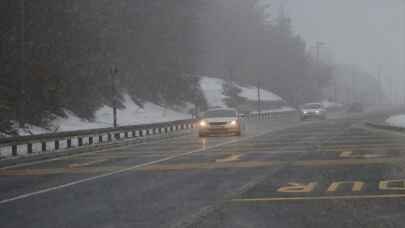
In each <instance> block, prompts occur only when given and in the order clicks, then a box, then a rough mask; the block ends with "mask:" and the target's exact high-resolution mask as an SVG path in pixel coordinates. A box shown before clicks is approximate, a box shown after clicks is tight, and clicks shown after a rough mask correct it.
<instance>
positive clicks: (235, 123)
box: [229, 120, 238, 127]
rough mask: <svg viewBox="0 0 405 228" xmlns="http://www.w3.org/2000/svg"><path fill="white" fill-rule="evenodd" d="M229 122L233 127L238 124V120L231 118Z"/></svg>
mask: <svg viewBox="0 0 405 228" xmlns="http://www.w3.org/2000/svg"><path fill="white" fill-rule="evenodd" d="M229 124H230V125H231V126H232V127H235V126H237V125H238V121H236V120H232V121H231V122H230V123H229Z"/></svg>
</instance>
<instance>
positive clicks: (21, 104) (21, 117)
mask: <svg viewBox="0 0 405 228" xmlns="http://www.w3.org/2000/svg"><path fill="white" fill-rule="evenodd" d="M20 3H21V6H20V7H21V25H20V27H21V41H20V50H21V60H20V61H21V62H20V64H21V66H20V71H21V72H20V80H19V84H20V86H19V87H20V88H19V98H18V105H17V118H16V119H17V120H18V124H19V127H20V128H24V127H25V113H24V112H25V77H26V69H25V68H26V65H25V64H26V61H25V0H21V2H20Z"/></svg>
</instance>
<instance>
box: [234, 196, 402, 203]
mask: <svg viewBox="0 0 405 228" xmlns="http://www.w3.org/2000/svg"><path fill="white" fill-rule="evenodd" d="M386 198H405V194H387V195H382V194H380V195H350V196H314V197H274V198H272V197H269V198H246V199H232V200H231V202H236V203H238V202H239V203H259V202H279V201H310V200H349V199H386Z"/></svg>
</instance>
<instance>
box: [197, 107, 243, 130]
mask: <svg viewBox="0 0 405 228" xmlns="http://www.w3.org/2000/svg"><path fill="white" fill-rule="evenodd" d="M242 125H243V123H242V120H241V118H240V117H239V114H238V112H237V111H236V110H234V109H212V110H208V111H207V112H205V113H204V115H203V117H202V119H201V120H200V122H199V131H198V135H199V136H200V137H205V136H208V135H210V134H219V133H222V134H233V135H237V136H240V135H241V134H242V129H243V126H242Z"/></svg>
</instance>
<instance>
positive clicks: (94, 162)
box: [69, 159, 108, 168]
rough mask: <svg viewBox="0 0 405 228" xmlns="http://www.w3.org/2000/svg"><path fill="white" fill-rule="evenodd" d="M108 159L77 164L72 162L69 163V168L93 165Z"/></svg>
mask: <svg viewBox="0 0 405 228" xmlns="http://www.w3.org/2000/svg"><path fill="white" fill-rule="evenodd" d="M105 161H108V159H98V160H95V161H90V162H86V163H76V164H71V165H69V168H80V167H86V166H91V165H95V164H98V163H102V162H105Z"/></svg>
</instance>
